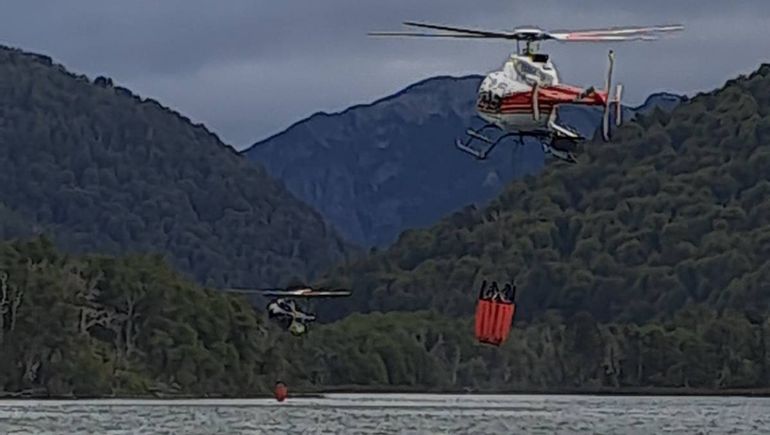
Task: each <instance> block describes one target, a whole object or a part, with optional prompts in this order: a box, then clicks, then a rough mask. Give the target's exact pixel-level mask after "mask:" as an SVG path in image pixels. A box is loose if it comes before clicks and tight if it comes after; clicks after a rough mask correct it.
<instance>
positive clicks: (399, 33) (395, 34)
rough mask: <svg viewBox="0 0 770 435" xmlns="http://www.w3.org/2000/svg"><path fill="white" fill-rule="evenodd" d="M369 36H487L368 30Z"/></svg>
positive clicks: (478, 36)
mask: <svg viewBox="0 0 770 435" xmlns="http://www.w3.org/2000/svg"><path fill="white" fill-rule="evenodd" d="M367 35H369V36H417V37H425V38H471V39H485V38H488V37H487V36H482V35H465V34H452V33H444V34H441V33H413V32H369V33H367Z"/></svg>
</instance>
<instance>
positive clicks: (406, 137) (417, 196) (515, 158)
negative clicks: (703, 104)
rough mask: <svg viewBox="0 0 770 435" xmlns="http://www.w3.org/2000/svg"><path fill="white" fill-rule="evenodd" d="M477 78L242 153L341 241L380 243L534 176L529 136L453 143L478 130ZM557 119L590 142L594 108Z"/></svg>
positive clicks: (442, 84) (392, 100)
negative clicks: (485, 149)
mask: <svg viewBox="0 0 770 435" xmlns="http://www.w3.org/2000/svg"><path fill="white" fill-rule="evenodd" d="M481 80H482V77H481V76H477V75H473V76H465V77H446V76H441V77H433V78H430V79H426V80H423V81H420V82H418V83H415V84H413V85H410V86H408V87H407V88H405V89H403V90H401V91H399V92H397V93H395V94H393V95H390V96H387V97H385V98H382V99H379V100H377V101H375V102H372V103H369V104H362V105H356V106H353V107H350V108H348V109H346V110H344V111H342V112H340V113H332V114H327V113H317V114H315V115H313V116H310V117H309V118H306V119H303V120H301V121H299V122H297V123H295V124H293V125H292V126H290V127H289V128H287V129H286V130H284V131H282V132H280V133H278V134H276V135H274V136H272V137H269V138H267V139H265V140H262V141H260V142H258V143H256V144H254V145H253V146H251V147H250V148H248V149H246V150H244V151H243V153H244V154H245V155H246V156H248V157H249V158H250V159H252V160H254V161H257V162H259V163H261V164H262V165H264V166H265V167H266V169H267V171H268V172H269V173H270V174H271V175H273V176H274V177H276V178H279V179H281V180H283V181H284V182H285V183H286V186H287V188H288V189H290V190H291V191H292V192H293V193H294V194H295V195H297V196H298V197H299V198H302V199H303V200H304V201H306V202H307V203H308V204H311V205H312V206H313V207H315V208H316V209H317V210H319V211H320V212H321V213H322V214H323V215H324V217H325V218H326V219H327V221H328V222H329V223H331V224H332V225H334V226H335V227H336V228H337V229H338V230H339V231H340V232H341V233H342V234H343V235H344V236H345V237H346V238H347V239H348V240H351V241H354V242H356V243H358V244H360V245H362V246H380V247H382V246H386V245H388V244H390V243H392V242H393V241H395V239H396V238H397V237H398V234H400V233H401V232H402V231H404V230H406V229H410V228H416V227H424V226H428V225H431V224H433V223H434V222H436V221H437V220H438V219H440V218H441V217H443V216H445V215H447V214H448V213H451V212H454V211H456V210H458V209H460V208H462V207H464V206H466V205H468V204H474V203H475V204H485V203H486V202H487V201H488V200H490V199H492V198H494V197H495V196H497V195H498V194H500V192H501V191H502V190H503V188H504V187H505V185H506V184H507V183H508V182H509V181H511V180H513V179H515V178H519V177H521V176H523V175H525V174H534V173H537V172H538V171H540V169H541V168H542V167H543V164H544V158H543V155H542V151H541V148H540V146H539V145H538V144H537V143H536V141H534V140H529V141H527V145H526V146H525V147H523V148H518V149H517V148H516V147H515V146H513V144H512V143H510V142H506V143H503V144H501V145H500V146H498V147H497V148H496V149H495V150H494V151H493V153H492V154H491V155H490V157H489V159H488V160H484V161H479V160H476V159H474V158H473V157H471V156H469V155H468V154H465V153H463V152H461V151H459V150H458V149H457V148H455V146H454V143H455V140H456V139H457V138H460V137H463V136H464V134H465V130H466V129H467V128H468V127H471V126H473V127H480V126H481V125H482V124H483V123H482V122H481V121H480V120H479V119H478V118H477V117H476V112H475V100H476V93H477V90H478V87H479V84H480V82H481ZM683 99H684V98H683V97H680V96H677V95H673V94H668V93H657V94H653V95H651V96H650V97H649V98H648V99H647V100H646V101H645V103H644V104H642V105H641V106H639V107H635V108H630V107H626V108H625V110H624V118H625V119H631V118H632V117H633V116H634V115H635V113H637V112H642V113H644V112H646V111H648V110H650V109H651V108H654V107H660V108H661V109H664V110H670V109H671V108H672V107H673V106H675V105H676V104H678V102H680V101H681V100H683ZM559 115H560V119H561V122H562V123H564V124H566V125H569V126H571V127H573V128H575V129H577V131H579V132H580V133H581V134H583V135H585V136H588V137H591V136H593V134H594V132H595V131H596V128H597V127H598V126H599V124H600V122H601V110H599V109H597V108H587V107H578V106H564V107H562V108H560V111H559Z"/></svg>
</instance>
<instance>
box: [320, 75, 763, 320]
mask: <svg viewBox="0 0 770 435" xmlns="http://www.w3.org/2000/svg"><path fill="white" fill-rule="evenodd" d="M615 139H616V140H615V141H614V142H613V143H602V142H596V143H590V144H587V146H586V147H585V150H584V153H585V160H584V162H583V163H581V164H579V165H572V166H555V165H554V166H549V167H548V168H546V169H545V170H544V171H543V172H542V173H541V174H539V175H537V176H536V177H527V178H525V179H524V180H520V181H515V182H513V183H511V184H510V185H509V186H508V187H507V188H506V189H505V191H504V193H503V194H502V195H500V196H499V197H498V198H496V199H495V200H494V201H492V202H491V203H490V205H489V206H488V207H485V208H484V209H481V210H478V209H475V208H474V207H468V208H466V209H465V210H463V211H461V212H458V213H455V214H453V215H451V216H449V217H447V218H445V219H444V220H442V221H441V222H440V223H438V224H436V225H434V226H432V227H431V228H429V229H424V230H412V231H407V232H405V233H404V234H402V235H401V237H400V238H399V240H398V242H397V243H395V244H394V245H393V246H392V247H391V248H389V249H387V250H385V251H382V252H374V253H372V254H371V255H370V256H369V257H368V258H366V259H362V260H360V261H358V262H356V263H354V264H352V265H349V266H345V267H338V268H336V269H335V270H333V271H332V272H330V273H329V278H328V279H327V281H328V282H327V283H329V284H331V285H345V286H351V287H352V288H354V289H356V294H355V295H354V297H353V298H352V299H351V300H349V301H342V302H340V303H339V304H335V306H334V307H329V308H328V312H326V313H321V314H322V315H324V316H328V318H334V317H336V316H339V315H342V314H345V313H347V312H350V311H364V312H366V311H390V310H420V309H435V310H439V311H442V312H444V313H448V314H452V315H458V316H461V315H471V314H472V306H473V301H474V298H475V296H476V291H477V290H476V289H477V288H478V286H479V285H480V282H481V280H482V279H496V280H514V279H515V280H516V281H517V282H518V284H519V287H520V292H519V299H520V300H519V302H520V308H521V309H520V311H519V314H518V316H520V318H521V319H529V318H532V317H533V316H535V315H539V314H542V313H543V312H544V311H546V310H559V311H561V312H563V313H564V314H565V315H568V316H569V315H573V314H575V313H577V312H580V311H586V312H588V313H590V314H591V315H592V316H593V317H594V318H595V319H597V320H598V321H603V322H606V321H629V322H645V321H649V320H650V319H655V318H658V317H661V316H663V317H666V316H669V315H671V314H673V313H675V312H677V311H679V310H681V309H682V308H684V307H686V306H688V305H690V304H706V305H708V306H710V307H712V308H715V309H718V310H720V311H721V310H722V309H725V308H733V309H735V310H740V311H745V310H746V309H748V308H751V309H752V310H757V311H758V312H760V313H762V312H766V311H767V308H768V303H770V286H769V285H768V283H770V261H768V258H770V175H769V174H770V148H769V146H770V65H763V66H762V67H761V68H759V70H758V71H756V72H755V73H753V74H752V75H751V76H749V77H741V78H739V79H737V80H731V81H729V82H728V83H727V84H726V85H725V86H724V87H723V88H722V89H720V90H717V91H714V92H711V93H708V94H702V95H698V96H697V97H695V98H694V99H692V100H691V101H689V102H687V103H684V104H681V105H679V106H677V107H676V108H675V109H674V110H673V112H671V113H670V114H668V113H666V112H663V111H661V110H657V111H653V112H652V113H650V114H649V115H647V116H644V115H640V116H639V119H638V120H637V121H636V122H631V123H628V124H626V125H625V126H624V127H622V128H621V129H620V130H619V131H618V132H617V134H616V136H615Z"/></svg>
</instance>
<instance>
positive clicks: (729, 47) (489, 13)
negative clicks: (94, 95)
mask: <svg viewBox="0 0 770 435" xmlns="http://www.w3.org/2000/svg"><path fill="white" fill-rule="evenodd" d="M3 3H4V4H3V6H4V7H3V13H2V14H1V15H0V43H2V44H5V45H10V46H14V47H19V48H22V49H25V50H28V51H35V52H39V53H43V54H47V55H49V56H51V57H53V58H54V59H55V60H56V61H58V62H60V63H62V64H64V65H65V66H66V67H67V68H68V69H69V70H71V71H73V72H77V73H84V74H87V75H88V76H89V77H92V78H94V77H96V76H97V75H105V76H109V77H112V78H113V80H114V81H115V82H116V84H119V85H122V86H126V87H128V88H130V89H132V90H133V91H134V92H136V93H138V94H141V95H142V96H146V97H152V98H155V99H157V100H159V101H160V102H161V103H163V104H165V105H167V106H170V107H173V108H174V109H176V110H178V111H180V112H182V113H184V114H185V115H186V116H188V117H190V118H191V119H193V120H194V121H196V122H203V123H205V124H206V125H207V126H208V127H209V128H210V129H211V130H213V131H215V132H216V133H217V134H218V135H219V136H220V137H221V138H222V139H223V140H224V141H225V142H227V143H228V144H230V145H233V146H235V147H236V148H243V147H244V146H247V145H250V144H251V143H253V142H256V141H258V140H260V139H263V138H265V137H267V136H270V135H271V134H274V133H276V132H278V131H280V130H282V129H284V128H285V127H287V126H288V125H290V124H292V123H293V122H295V121H298V120H300V119H301V118H304V117H306V116H308V115H311V114H312V113H314V112H317V111H327V112H334V111H339V110H343V109H345V108H346V107H348V106H350V105H353V104H359V103H366V102H370V101H372V100H374V99H377V98H381V97H384V96H387V95H389V94H392V93H394V92H397V91H398V90H399V89H401V88H403V87H405V86H408V85H409V84H411V83H413V82H415V81H418V80H421V79H424V78H427V77H430V76H433V75H439V74H447V75H465V74H482V73H485V72H488V71H490V70H493V69H495V68H497V67H499V66H500V65H501V63H502V62H503V60H504V59H505V57H506V56H507V54H508V52H509V51H510V50H511V49H512V47H511V45H510V44H508V43H506V42H491V41H474V40H460V41H453V40H418V39H382V38H371V37H367V36H366V32H368V31H373V30H402V28H401V24H400V23H401V22H402V21H405V20H416V21H427V22H438V23H444V24H450V25H460V26H469V27H479V28H489V29H493V30H498V29H499V30H504V29H511V28H513V27H517V26H521V25H538V26H540V27H543V28H545V29H569V28H579V27H597V26H614V25H643V24H666V23H682V24H684V25H685V26H686V30H685V32H684V33H680V34H678V35H677V36H675V37H674V38H673V39H670V40H665V41H659V42H626V43H615V44H613V45H606V44H590V45H587V44H570V45H569V46H566V45H565V44H559V43H555V42H552V43H546V44H544V46H543V47H542V48H543V50H544V51H547V52H549V53H551V54H552V56H553V59H554V62H555V63H556V65H557V67H559V70H560V73H561V78H562V80H563V81H566V82H570V83H574V84H578V85H590V84H595V85H601V84H602V83H603V82H604V72H605V70H606V52H607V50H608V49H609V48H615V50H616V52H617V54H616V61H617V70H616V71H617V75H616V77H617V80H619V81H620V82H622V83H623V84H624V86H625V89H624V99H626V101H627V102H628V103H631V104H638V103H641V102H642V101H643V99H644V97H645V96H646V95H648V94H650V93H652V92H656V91H660V90H669V91H675V92H684V93H688V94H692V93H695V92H698V91H706V90H710V89H712V88H715V87H719V86H721V85H722V84H723V83H724V81H725V80H727V79H729V78H731V77H733V76H736V75H738V74H744V73H749V72H751V71H752V70H754V69H756V68H757V67H758V65H759V64H760V63H762V62H768V61H770V42H769V41H770V35H768V33H769V30H768V29H769V28H770V0H739V1H727V0H697V1H696V0H692V1H690V0H688V1H685V0H644V1H640V0H615V1H612V2H610V1H599V0H580V1H575V0H560V1H555V0H554V1H547V0H539V1H523V0H522V1H515V0H504V1H503V0H485V1H483V2H481V1H468V0H303V1H299V0H216V1H215V0H208V1H204V0H131V1H128V0H123V1H117V0H116V1H106V0H66V1H62V0H23V1H22V0H17V1H13V2H10V1H8V2H3ZM481 4H483V7H482V6H481Z"/></svg>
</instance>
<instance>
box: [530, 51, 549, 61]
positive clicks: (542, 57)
mask: <svg viewBox="0 0 770 435" xmlns="http://www.w3.org/2000/svg"><path fill="white" fill-rule="evenodd" d="M532 61H533V62H537V63H546V62H548V55H547V54H542V53H536V54H533V55H532Z"/></svg>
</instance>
